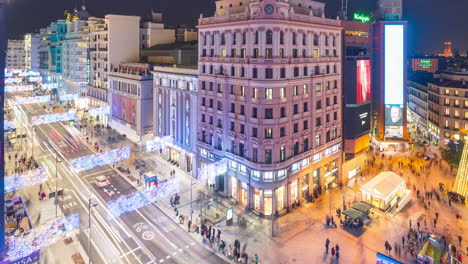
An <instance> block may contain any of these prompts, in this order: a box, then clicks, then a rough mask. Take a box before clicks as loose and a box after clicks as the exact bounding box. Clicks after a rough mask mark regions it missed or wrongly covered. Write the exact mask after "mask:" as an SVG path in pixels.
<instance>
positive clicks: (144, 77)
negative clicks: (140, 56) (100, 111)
mask: <svg viewBox="0 0 468 264" xmlns="http://www.w3.org/2000/svg"><path fill="white" fill-rule="evenodd" d="M109 85H110V87H109V95H108V102H109V106H110V111H111V113H110V119H109V125H110V126H111V127H112V128H114V129H116V130H117V131H119V132H120V133H123V134H125V135H126V137H127V138H129V139H130V140H132V141H134V142H139V141H140V139H141V137H143V136H144V135H145V134H148V133H150V132H151V131H152V129H153V111H152V107H153V75H152V74H151V73H150V66H149V64H145V63H122V64H120V65H118V67H114V68H113V69H112V71H111V72H109ZM104 118H105V117H104ZM103 122H104V123H105V124H106V123H107V120H103Z"/></svg>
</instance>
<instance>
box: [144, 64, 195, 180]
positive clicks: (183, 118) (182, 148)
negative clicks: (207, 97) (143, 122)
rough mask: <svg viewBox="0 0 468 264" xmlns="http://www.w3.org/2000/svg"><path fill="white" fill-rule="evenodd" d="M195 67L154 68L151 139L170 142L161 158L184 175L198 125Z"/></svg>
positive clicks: (190, 164)
mask: <svg viewBox="0 0 468 264" xmlns="http://www.w3.org/2000/svg"><path fill="white" fill-rule="evenodd" d="M196 67H197V65H196V64H195V65H192V66H183V65H180V66H178V67H172V66H155V67H154V68H153V71H152V72H153V76H154V99H153V104H154V105H153V109H154V122H153V123H154V135H155V136H156V137H160V138H162V137H165V136H170V137H171V138H172V139H173V141H172V144H171V145H166V146H165V147H164V149H163V151H162V155H163V157H164V158H165V159H166V160H167V161H170V162H174V163H176V164H178V165H179V167H180V168H181V169H183V170H186V171H193V167H194V165H195V157H196V141H197V129H198V127H199V123H198V116H197V113H198V70H197V68H196Z"/></svg>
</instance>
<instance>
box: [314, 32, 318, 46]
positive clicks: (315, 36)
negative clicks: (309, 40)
mask: <svg viewBox="0 0 468 264" xmlns="http://www.w3.org/2000/svg"><path fill="white" fill-rule="evenodd" d="M318 44H319V36H318V35H317V34H314V46H318Z"/></svg>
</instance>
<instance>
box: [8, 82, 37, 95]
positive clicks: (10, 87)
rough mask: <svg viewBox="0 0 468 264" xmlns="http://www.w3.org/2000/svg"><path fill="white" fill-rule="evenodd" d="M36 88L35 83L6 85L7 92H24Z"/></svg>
mask: <svg viewBox="0 0 468 264" xmlns="http://www.w3.org/2000/svg"><path fill="white" fill-rule="evenodd" d="M32 90H34V85H32V84H29V85H5V93H11V92H24V91H32Z"/></svg>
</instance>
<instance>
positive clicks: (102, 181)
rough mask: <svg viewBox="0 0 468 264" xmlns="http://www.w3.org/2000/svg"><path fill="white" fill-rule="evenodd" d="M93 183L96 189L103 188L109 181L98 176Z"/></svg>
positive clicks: (104, 177)
mask: <svg viewBox="0 0 468 264" xmlns="http://www.w3.org/2000/svg"><path fill="white" fill-rule="evenodd" d="M95 183H96V186H97V187H105V186H107V185H109V184H110V181H109V180H108V179H107V178H106V176H98V177H96V182H95Z"/></svg>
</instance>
